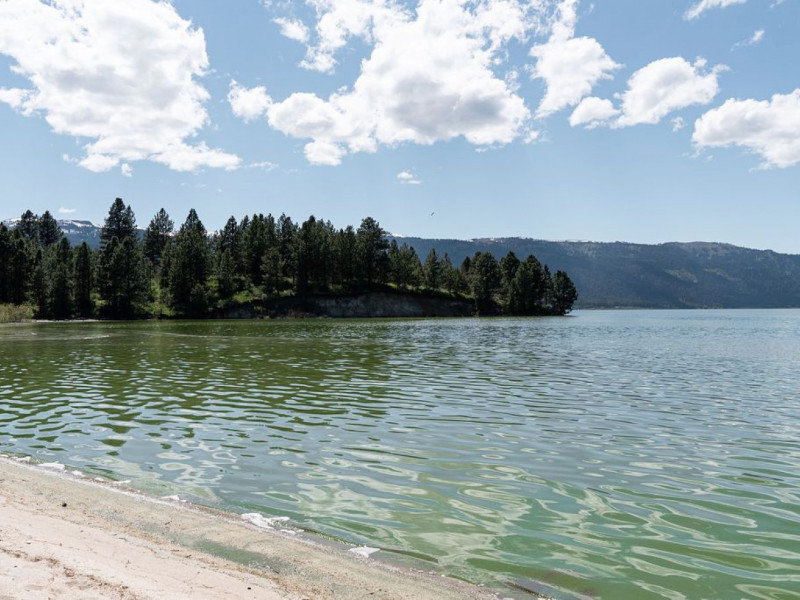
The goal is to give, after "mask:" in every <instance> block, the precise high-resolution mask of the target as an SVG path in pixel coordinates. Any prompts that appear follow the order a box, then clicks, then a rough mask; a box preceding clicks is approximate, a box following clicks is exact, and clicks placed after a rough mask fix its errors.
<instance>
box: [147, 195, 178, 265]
mask: <svg viewBox="0 0 800 600" xmlns="http://www.w3.org/2000/svg"><path fill="white" fill-rule="evenodd" d="M174 229H175V224H174V223H173V222H172V219H170V218H169V215H168V214H167V211H165V210H164V209H163V208H162V209H161V210H159V211H158V212H157V213H156V214H155V216H154V217H153V218H152V219H151V220H150V224H149V225H148V226H147V229H145V231H144V239H143V240H142V242H143V244H144V247H143V252H144V256H145V258H147V260H149V261H150V263H151V264H152V265H153V266H154V267H156V268H158V267H159V266H160V265H161V257H162V255H163V254H164V248H165V247H166V245H167V243H168V242H169V239H170V235H172V231H173V230H174Z"/></svg>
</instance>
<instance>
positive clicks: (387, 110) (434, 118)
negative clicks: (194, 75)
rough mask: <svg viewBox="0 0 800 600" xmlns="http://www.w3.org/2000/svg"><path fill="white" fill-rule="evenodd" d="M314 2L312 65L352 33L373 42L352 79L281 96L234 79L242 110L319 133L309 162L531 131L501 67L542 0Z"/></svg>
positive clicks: (292, 132) (301, 134)
mask: <svg viewBox="0 0 800 600" xmlns="http://www.w3.org/2000/svg"><path fill="white" fill-rule="evenodd" d="M307 1H308V3H309V4H311V5H312V6H313V7H314V8H315V9H316V12H317V24H316V28H315V36H316V40H315V43H314V45H313V46H309V47H308V50H307V56H306V60H305V61H304V66H305V67H307V68H314V69H317V70H320V71H329V70H332V69H333V68H334V66H335V64H336V59H335V54H336V52H337V51H338V50H339V49H341V48H342V47H343V46H344V45H345V44H346V43H347V42H348V40H349V39H350V38H353V37H358V38H360V39H362V40H363V41H364V42H366V43H368V44H370V45H371V46H372V51H371V54H370V55H369V56H368V57H367V58H366V59H364V60H363V61H362V64H361V73H360V75H359V77H358V78H357V80H356V81H355V83H354V84H353V86H352V87H350V88H342V89H340V90H339V91H337V92H336V93H333V94H331V95H330V96H329V97H328V98H327V99H325V98H321V97H320V96H317V95H316V94H311V93H306V92H299V93H294V94H291V95H290V96H289V97H287V98H286V99H284V100H283V101H280V102H275V101H272V100H271V99H269V96H267V95H266V91H265V90H262V91H260V92H257V91H255V90H258V88H253V89H251V90H247V89H245V88H240V87H238V84H236V83H235V82H233V83H232V90H234V89H236V90H237V91H236V94H235V95H234V96H233V97H231V96H229V99H230V100H231V106H232V109H233V110H234V112H235V113H236V114H238V115H239V116H242V117H243V118H244V117H245V116H250V118H254V116H257V115H258V114H259V113H260V114H266V116H267V120H268V122H269V124H270V125H271V126H272V127H273V128H275V129H276V130H278V131H281V132H283V133H285V134H286V135H289V136H291V137H295V138H300V139H307V140H310V141H309V142H308V143H307V145H306V146H305V155H306V158H307V159H308V160H309V161H310V162H312V163H314V164H324V165H337V164H339V163H340V162H341V160H342V158H343V157H344V156H345V155H347V154H350V153H355V152H375V151H376V150H377V149H378V147H379V146H380V145H390V146H392V145H397V144H401V143H405V142H413V143H419V144H433V143H436V142H438V141H444V140H450V139H453V138H457V137H463V138H465V139H466V140H467V141H468V142H469V143H471V144H475V145H478V146H493V145H502V144H507V143H509V142H511V141H513V140H514V139H516V138H518V137H519V136H521V135H523V134H525V133H526V132H527V130H528V128H527V124H528V121H529V119H530V111H529V110H528V108H527V107H526V106H525V102H524V100H523V99H522V98H521V97H520V96H519V95H518V94H517V93H516V84H515V82H514V78H513V76H512V77H509V78H508V79H506V78H505V77H503V76H500V75H498V74H497V73H496V72H495V70H496V69H497V68H498V67H499V66H501V64H502V63H503V62H504V58H505V54H504V49H505V47H506V45H507V44H508V42H509V41H510V40H512V39H517V40H520V41H521V40H523V39H524V38H525V36H526V35H527V33H528V32H529V31H531V30H532V29H533V28H534V27H535V19H534V18H533V17H532V16H531V15H532V12H533V7H534V5H536V6H538V5H539V4H540V1H539V0H529V1H527V2H524V1H521V0H480V1H478V2H470V3H466V2H463V0H421V1H420V2H419V5H418V7H417V11H416V14H414V15H412V14H410V13H409V12H407V11H406V10H405V9H404V8H402V7H401V6H400V5H399V4H398V3H395V2H393V1H391V0H336V1H333V0H307ZM252 97H255V100H253V101H252V102H251V103H249V104H247V103H245V101H244V98H252ZM245 106H250V107H251V108H250V109H246V108H245Z"/></svg>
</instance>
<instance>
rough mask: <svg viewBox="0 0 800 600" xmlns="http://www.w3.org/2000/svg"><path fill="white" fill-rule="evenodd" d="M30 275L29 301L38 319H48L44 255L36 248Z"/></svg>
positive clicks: (48, 307) (48, 308) (48, 306)
mask: <svg viewBox="0 0 800 600" xmlns="http://www.w3.org/2000/svg"><path fill="white" fill-rule="evenodd" d="M32 264H33V271H32V273H31V292H30V294H31V301H32V302H33V305H34V306H35V307H36V309H35V310H36V316H37V317H39V318H40V319H47V318H48V317H50V303H49V299H50V298H49V294H48V291H49V290H48V286H47V284H48V279H47V272H46V267H45V255H44V252H43V251H42V249H41V248H37V249H36V252H35V254H34V258H33V261H32Z"/></svg>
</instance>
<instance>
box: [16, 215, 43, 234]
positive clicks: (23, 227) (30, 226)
mask: <svg viewBox="0 0 800 600" xmlns="http://www.w3.org/2000/svg"><path fill="white" fill-rule="evenodd" d="M17 230H18V231H19V232H20V233H21V234H22V235H23V236H24V237H25V238H27V239H29V240H37V241H38V239H39V217H38V216H36V215H35V214H33V213H32V212H31V211H30V210H26V211H25V212H24V213H22V216H21V217H20V219H19V223H18V224H17Z"/></svg>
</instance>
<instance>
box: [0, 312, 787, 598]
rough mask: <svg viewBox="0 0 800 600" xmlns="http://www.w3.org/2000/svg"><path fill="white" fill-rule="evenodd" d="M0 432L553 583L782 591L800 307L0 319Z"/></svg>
mask: <svg viewBox="0 0 800 600" xmlns="http://www.w3.org/2000/svg"><path fill="white" fill-rule="evenodd" d="M0 451H3V452H8V453H14V454H17V455H29V456H32V457H33V458H34V459H35V460H38V461H58V462H61V463H65V464H67V465H69V466H70V468H75V469H79V470H81V471H84V472H86V473H87V474H93V475H103V476H107V477H111V478H113V479H117V480H130V481H131V485H132V486H134V487H136V488H139V489H142V490H145V491H147V492H150V493H155V494H160V495H171V494H179V495H181V496H182V497H185V498H190V499H192V500H194V501H197V502H200V503H204V504H209V505H213V506H216V507H219V508H222V509H225V510H230V511H233V512H254V511H257V512H262V513H264V514H268V515H281V516H288V517H289V518H290V519H291V521H290V522H291V524H293V525H294V526H295V527H300V528H304V529H307V530H310V531H313V532H317V533H320V534H323V535H326V536H330V537H333V538H335V539H338V540H342V541H345V542H347V543H352V544H364V545H368V546H372V547H377V548H380V549H381V550H382V551H383V552H382V553H383V555H384V556H387V557H397V558H402V559H403V560H407V559H408V557H413V559H414V561H415V562H416V564H417V565H418V566H419V565H422V566H425V567H427V568H430V569H432V570H435V571H439V572H443V573H447V574H450V575H453V576H457V577H461V578H464V579H467V580H469V581H473V582H476V583H481V584H486V585H490V586H498V587H502V586H504V585H506V584H507V583H508V582H514V583H516V584H517V585H521V586H523V587H528V588H531V589H536V590H541V591H546V592H548V593H550V594H552V595H553V596H555V597H557V598H570V599H571V598H606V599H613V600H625V599H632V600H646V599H649V598H676V599H677V598H688V599H701V598H721V599H738V598H769V599H781V600H784V599H788V598H800V311H793V310H784V311H745V310H739V311H684V312H681V311H591V312H590V311H587V312H579V313H577V314H575V315H574V316H571V317H567V318H544V319H445V320H437V319H433V320H369V321H361V320H359V321H350V320H285V321H206V322H132V323H63V324H57V323H50V324H34V325H22V326H4V327H0Z"/></svg>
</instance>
